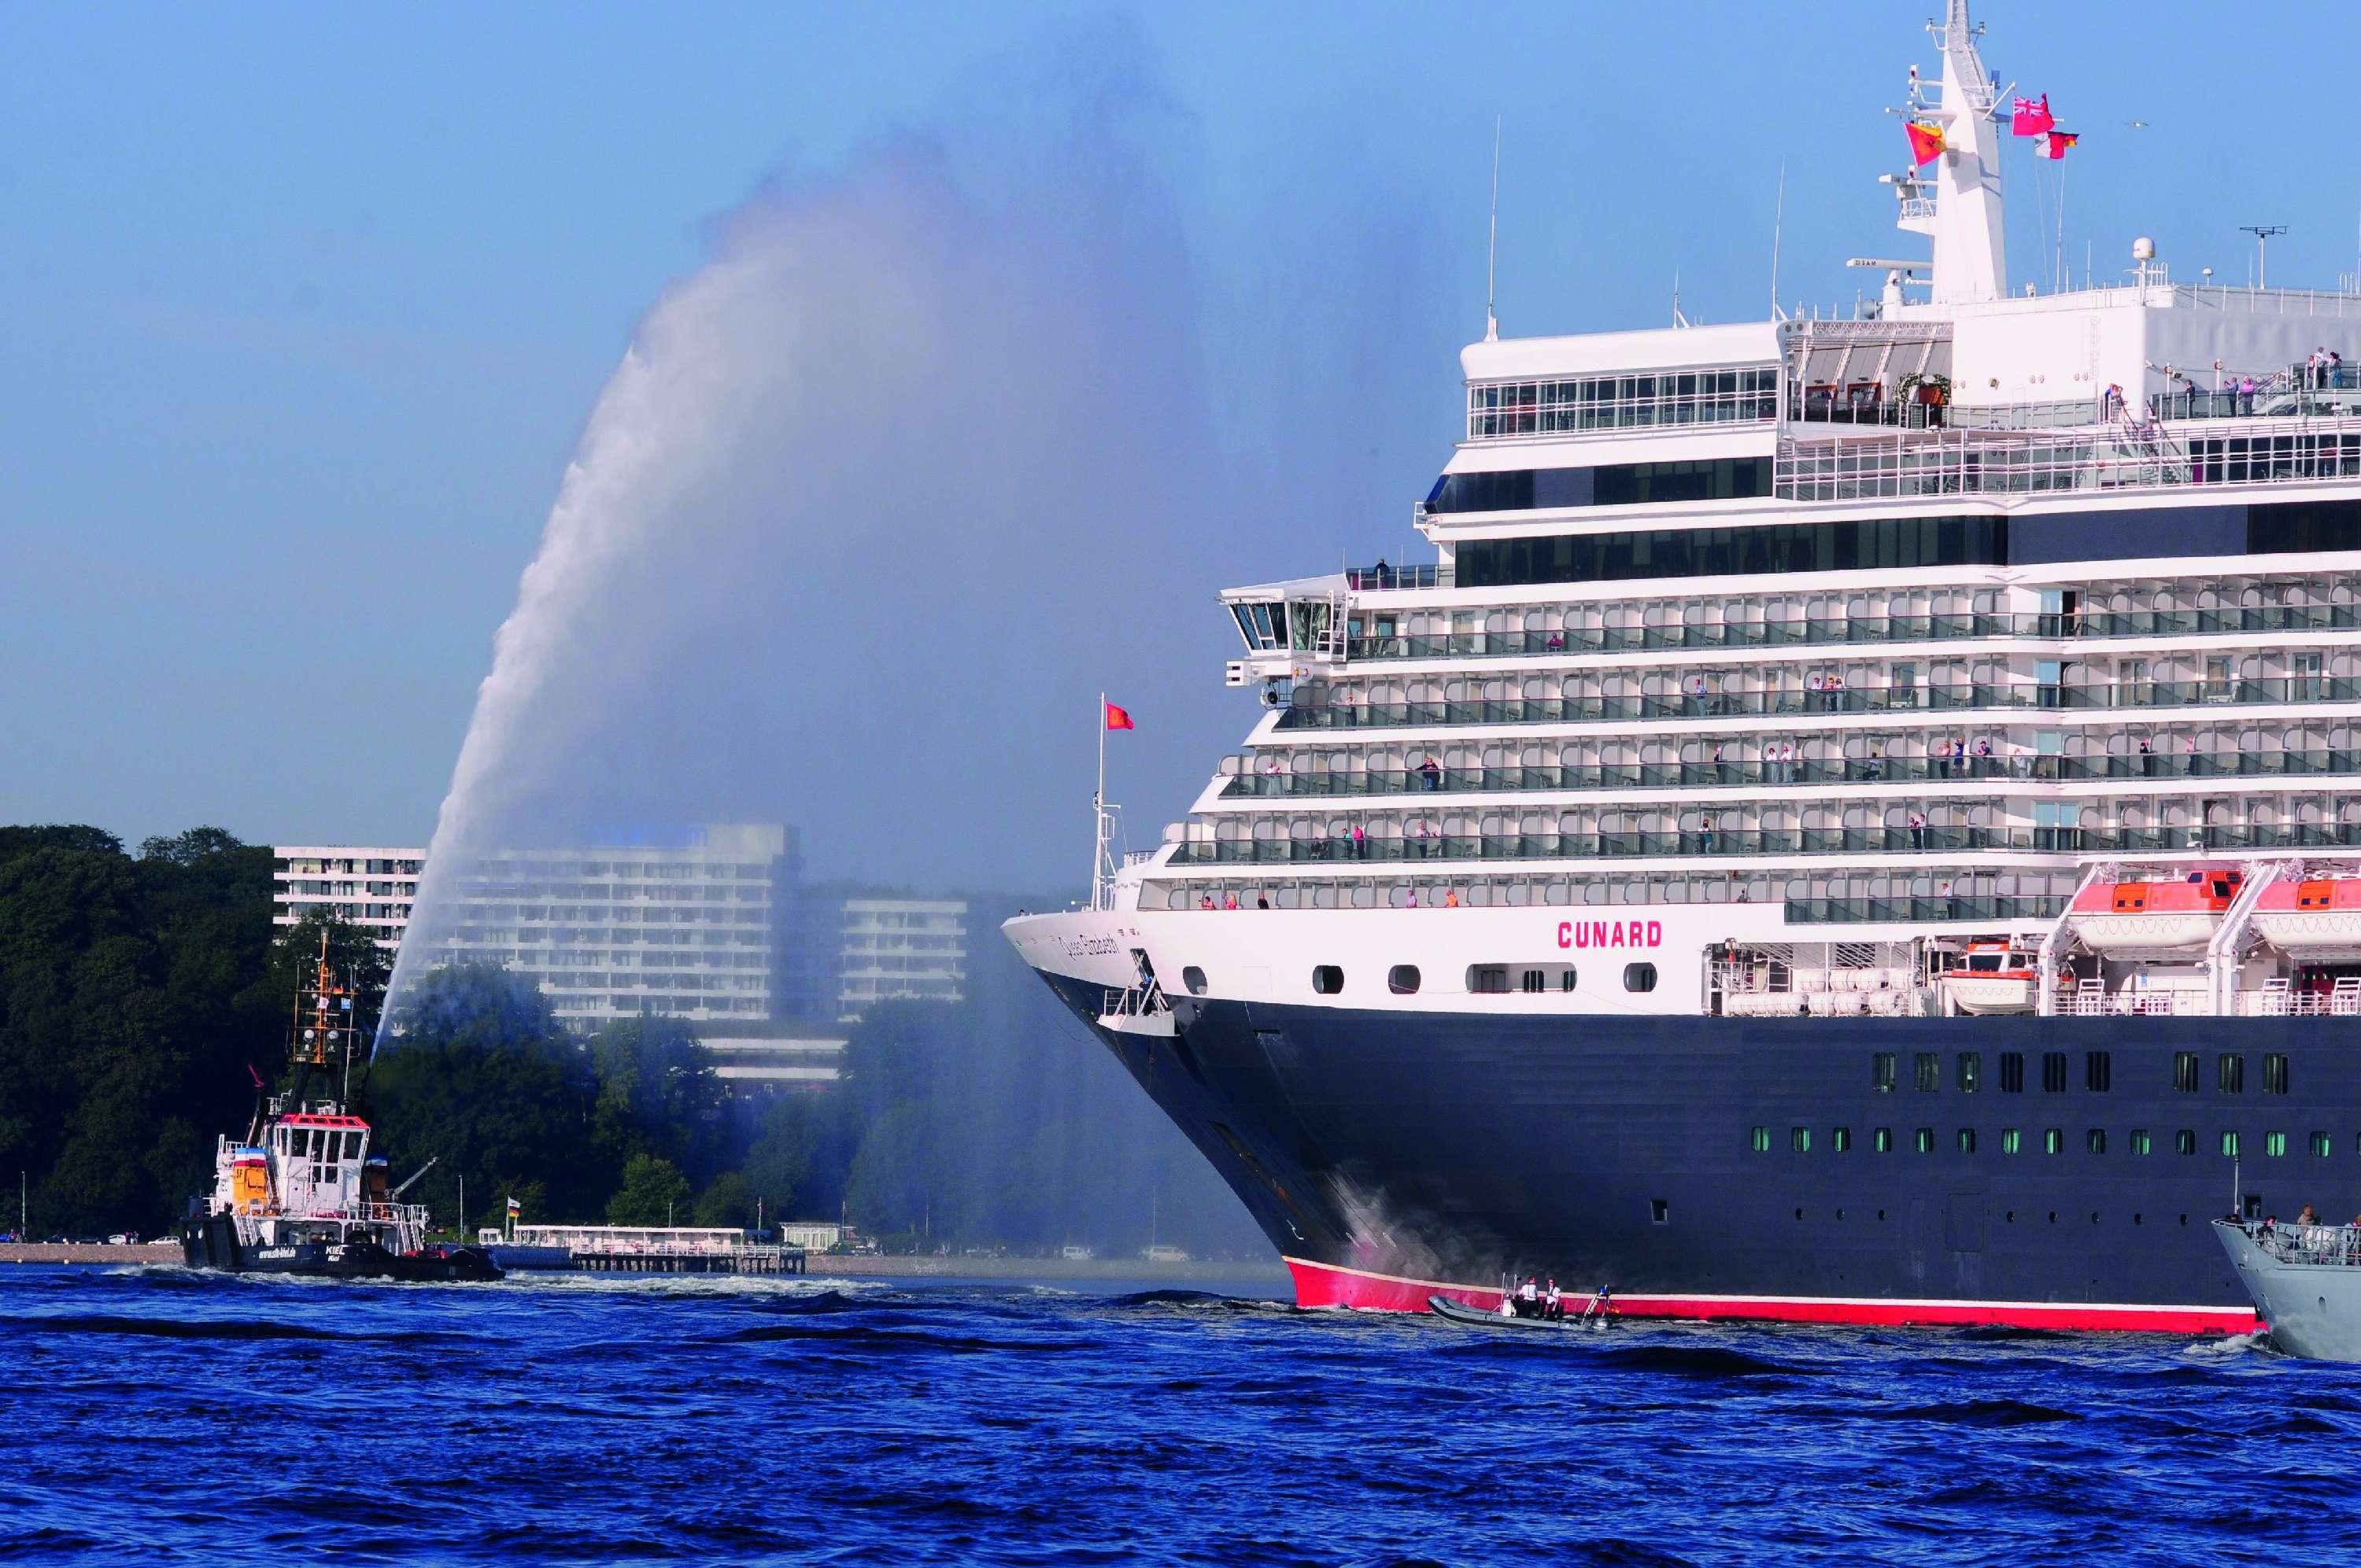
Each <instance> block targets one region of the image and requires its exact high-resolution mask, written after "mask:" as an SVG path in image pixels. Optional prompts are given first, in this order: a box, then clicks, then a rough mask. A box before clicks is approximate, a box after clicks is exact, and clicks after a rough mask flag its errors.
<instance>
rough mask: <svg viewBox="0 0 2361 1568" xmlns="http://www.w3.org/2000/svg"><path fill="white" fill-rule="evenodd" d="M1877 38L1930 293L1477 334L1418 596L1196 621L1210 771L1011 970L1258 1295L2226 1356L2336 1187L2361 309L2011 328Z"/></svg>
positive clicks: (2016, 294) (1977, 225)
mask: <svg viewBox="0 0 2361 1568" xmlns="http://www.w3.org/2000/svg"><path fill="white" fill-rule="evenodd" d="M1931 31H1932V32H1933V34H1934V38H1935V44H1936V47H1937V48H1938V49H1939V51H1940V55H1941V62H1942V69H1941V71H1940V72H1939V74H1938V75H1935V76H1929V77H1922V76H1921V75H1920V74H1919V72H1918V71H1916V69H1915V68H1913V70H1912V71H1911V72H1910V74H1909V77H1908V79H1907V83H1906V88H1905V91H1906V92H1907V93H1908V101H1907V103H1906V104H1905V105H1904V106H1903V110H1904V114H1905V117H1906V121H1907V124H1908V126H1910V127H1912V133H1911V135H1910V137H1909V141H1910V143H1911V146H1910V148H1909V149H1908V152H1907V154H1906V155H1905V148H1902V147H1900V146H1897V148H1896V149H1895V150H1896V155H1897V162H1901V163H1904V164H1905V168H1906V169H1907V171H1906V172H1904V173H1899V174H1894V175H1890V176H1887V177H1886V181H1885V182H1886V183H1887V184H1889V185H1890V186H1891V187H1892V193H1893V195H1894V197H1896V198H1898V200H1899V208H1900V210H1899V226H1900V228H1901V230H1902V231H1903V232H1904V233H1905V234H1906V235H1909V236H1921V237H1922V238H1923V239H1924V240H1925V241H1927V242H1928V243H1927V245H1926V246H1925V247H1924V248H1926V249H1927V252H1928V254H1927V257H1926V258H1924V259H1910V258H1894V257H1891V256H1879V255H1872V256H1868V257H1864V258H1862V259H1861V263H1860V264H1861V265H1863V266H1866V267H1868V268H1870V269H1872V272H1871V274H1870V278H1871V283H1872V289H1871V290H1870V291H1869V293H1870V294H1871V295H1872V296H1873V297H1868V298H1864V300H1863V301H1862V302H1861V304H1860V305H1858V306H1857V307H1855V308H1853V309H1851V310H1850V311H1846V312H1843V313H1825V314H1823V313H1788V312H1785V311H1774V313H1773V319H1772V320H1768V321H1760V322H1751V323H1742V324H1734V325H1687V324H1685V323H1678V322H1676V323H1675V324H1673V325H1671V326H1668V327H1666V328H1664V329H1663V330H1650V331H1631V332H1610V333H1596V334H1580V335H1573V336H1554V337H1534V338H1510V337H1502V336H1500V335H1499V332H1498V330H1497V327H1493V328H1491V329H1490V330H1488V331H1487V333H1486V334H1485V336H1484V338H1483V340H1482V341H1480V342H1477V343H1475V344H1472V345H1469V346H1468V347H1467V348H1466V350H1465V351H1464V352H1463V353H1462V355H1461V357H1460V369H1461V373H1462V377H1463V379H1464V381H1465V384H1466V428H1465V430H1464V431H1463V432H1461V433H1459V438H1458V440H1457V441H1456V442H1455V444H1454V445H1453V446H1452V448H1451V450H1450V455H1449V456H1448V458H1447V460H1446V461H1445V462H1444V465H1443V468H1442V472H1441V475H1440V477H1438V478H1437V480H1436V481H1435V483H1434V485H1433V488H1432V489H1431V491H1430V492H1429V493H1428V494H1427V496H1426V497H1425V499H1424V500H1423V501H1422V502H1420V503H1419V504H1418V505H1417V507H1416V509H1415V520H1416V523H1417V527H1418V529H1419V530H1420V532H1422V535H1423V536H1424V538H1425V539H1427V540H1428V541H1431V542H1432V543H1433V546H1434V550H1435V559H1434V560H1433V562H1431V563H1428V562H1419V563H1414V564H1413V563H1403V564H1387V563H1373V564H1372V565H1369V566H1367V567H1366V568H1361V569H1353V570H1345V571H1342V572H1335V573H1326V574H1322V575H1316V576H1299V577H1290V578H1286V579H1284V580H1280V581H1276V582H1268V583H1263V584H1260V585H1257V586H1254V587H1239V588H1234V589H1231V590H1228V591H1227V592H1225V593H1224V595H1223V603H1224V609H1225V610H1226V612H1227V614H1226V619H1227V620H1229V621H1230V622H1231V623H1232V624H1233V625H1234V628H1235V634H1236V635H1237V636H1238V637H1239V638H1240V639H1241V640H1242V641H1243V642H1244V648H1243V651H1242V652H1240V654H1239V655H1238V656H1237V657H1235V659H1233V660H1231V661H1230V662H1229V664H1228V671H1227V679H1228V683H1229V684H1230V685H1233V686H1235V687H1238V688H1241V690H1242V692H1244V693H1245V694H1246V696H1244V697H1242V702H1245V701H1252V702H1253V703H1254V704H1255V705H1256V713H1255V721H1254V724H1253V728H1252V729H1251V730H1250V732H1249V733H1248V734H1247V735H1246V739H1245V740H1244V742H1243V743H1242V744H1241V745H1240V747H1239V748H1238V749H1237V751H1235V754H1233V755H1231V756H1228V757H1226V758H1224V759H1223V760H1222V761H1221V762H1220V765H1219V767H1218V769H1217V771H1215V772H1214V773H1213V774H1212V776H1211V777H1210V778H1209V779H1208V781H1207V783H1206V785H1205V787H1204V790H1203V792H1202V795H1199V797H1198V798H1197V799H1196V800H1195V801H1194V803H1193V804H1192V805H1191V807H1190V809H1189V811H1188V813H1187V816H1186V819H1185V820H1184V821H1182V822H1180V823H1179V824H1177V825H1175V826H1174V827H1172V828H1169V829H1167V830H1166V832H1165V833H1164V835H1163V838H1162V841H1161V842H1160V843H1159V846H1158V847H1157V848H1156V849H1155V850H1152V851H1147V852H1141V853H1136V854H1129V855H1126V856H1122V857H1120V858H1119V859H1118V857H1115V856H1114V855H1112V854H1110V853H1107V852H1106V850H1105V848H1104V847H1105V846H1106V844H1107V843H1108V841H1109V833H1108V830H1107V828H1106V826H1105V820H1104V810H1105V809H1106V808H1104V807H1102V812H1103V816H1102V824H1101V831H1100V842H1101V845H1102V854H1101V858H1100V862H1099V867H1098V874H1097V876H1096V878H1095V880H1094V884H1093V890H1092V896H1091V898H1090V900H1089V902H1088V904H1087V905H1086V906H1084V907H1080V908H1077V909H1074V910H1071V911H1068V912H1064V913H1056V914H1044V915H1030V916H1020V917H1018V918H1016V919H1014V920H1012V921H1010V922H1008V923H1007V925H1006V927H1005V931H1006V934H1007V936H1008V937H1009V938H1010V940H1011V941H1013V942H1014V943H1015V945H1016V948H1017V949H1018V950H1019V952H1020V953H1021V954H1022V955H1023V957H1024V958H1025V959H1026V960H1027V962H1028V963H1030V964H1031V965H1032V967H1033V968H1034V969H1035V970H1038V972H1039V973H1040V975H1041V976H1042V978H1043V979H1044V980H1045V981H1048V982H1049V985H1050V986H1052V987H1053V988H1054V989H1055V990H1056V991H1057V992H1058V993H1059V995H1060V997H1061V998H1062V999H1064V1001H1066V1002H1067V1003H1069V1004H1070V1005H1071V1007H1072V1008H1073V1010H1074V1011H1075V1012H1076V1013H1077V1014H1080V1015H1081V1016H1082V1018H1083V1019H1084V1020H1085V1021H1086V1022H1087V1023H1088V1024H1089V1025H1090V1026H1091V1027H1092V1029H1093V1031H1094V1032H1095V1034H1096V1035H1097V1036H1098V1037H1099V1039H1100V1040H1101V1041H1103V1042H1104V1045H1105V1046H1106V1047H1107V1048H1109V1049H1110V1050H1112V1051H1113V1052H1114V1053H1115V1056H1116V1057H1117V1058H1119V1059H1120V1060H1121V1061H1122V1063H1123V1065H1124V1067H1125V1068H1126V1069H1127V1070H1128V1071H1129V1072H1130V1073H1131V1074H1132V1075H1133V1077H1134V1078H1135V1079H1137V1081H1138V1082H1139V1084H1140V1085H1141V1086H1142V1087H1143V1088H1144V1089H1145V1090H1146V1091H1148V1093H1149V1094H1150V1095H1151V1096H1153V1097H1154V1099H1155V1100H1156V1102H1158V1104H1159V1106H1161V1107H1162V1108H1163V1110H1164V1111H1165V1112H1166V1113H1169V1114H1170V1117H1171V1118H1172V1120H1173V1121H1174V1122H1175V1123H1176V1124H1178V1125H1179V1126H1180V1128H1181V1130H1182V1131H1183V1132H1184V1133H1185V1134H1186V1135H1188V1136H1189V1137H1190V1139H1191V1141H1192V1142H1194V1144H1195V1145H1196V1146H1197V1147H1198V1148H1199V1149H1200V1150H1202V1153H1203V1154H1204V1156H1205V1157H1206V1158H1207V1159H1208V1160H1210V1161H1211V1162H1212V1163H1213V1166H1214V1167H1215V1168H1217V1169H1218V1170H1219V1171H1220V1172H1221V1174H1222V1176H1223V1177H1224V1179H1226V1180H1227V1181H1228V1182H1229V1184H1230V1186H1231V1187H1232V1188H1233V1189H1234V1190H1235V1191H1236V1193H1237V1194H1238V1196H1239V1198H1240V1199H1241V1200H1242V1201H1244V1202H1245V1204H1246V1207H1247V1209H1248V1210H1250V1211H1251V1212H1252V1213H1253V1214H1254V1216H1255V1218H1256V1220H1257V1222H1258V1223H1260V1225H1261V1226H1262V1228H1263V1229H1264V1231H1265V1232H1266V1233H1267V1234H1268V1235H1269V1237H1270V1239H1271V1241H1272V1242H1273V1243H1274V1244H1275V1245H1276V1246H1277V1247H1278V1248H1279V1252H1280V1253H1281V1254H1282V1255H1283V1256H1284V1257H1285V1259H1286V1261H1287V1264H1288V1266H1289V1267H1290V1270H1291V1272H1292V1275H1293V1278H1294V1285H1295V1290H1296V1293H1297V1296H1298V1298H1299V1299H1300V1300H1301V1302H1303V1303H1304V1304H1307V1305H1344V1306H1354V1307H1365V1308H1383V1309H1399V1310H1423V1309H1424V1307H1425V1304H1426V1303H1427V1301H1428V1300H1429V1299H1430V1298H1431V1297H1433V1296H1436V1295H1441V1296H1444V1297H1446V1298H1450V1299H1459V1300H1463V1301H1466V1302H1468V1303H1471V1304H1475V1305H1479V1306H1489V1305H1492V1304H1493V1303H1496V1302H1497V1301H1498V1299H1499V1288H1500V1282H1501V1280H1502V1278H1503V1277H1504V1276H1515V1277H1522V1276H1523V1275H1524V1274H1526V1273H1529V1272H1543V1273H1547V1274H1549V1275H1553V1276H1554V1277H1556V1278H1557V1279H1558V1281H1559V1282H1560V1283H1561V1284H1563V1285H1565V1286H1566V1287H1567V1288H1572V1289H1576V1290H1581V1291H1586V1292H1587V1291H1588V1290H1590V1289H1592V1288H1595V1287H1597V1286H1598V1285H1602V1284H1603V1285H1607V1286H1609V1287H1611V1288H1612V1289H1613V1290H1614V1292H1615V1297H1616V1299H1617V1301H1618V1302H1619V1304H1620V1307H1621V1309H1622V1310H1623V1312H1624V1313H1625V1314H1627V1315H1631V1316H1642V1315H1648V1314H1657V1315H1663V1316H1677V1317H1686V1318H1708V1319H1711V1318H1740V1319H1767V1320H1791V1321H1829V1322H1870V1323H1930V1324H1938V1323H1951V1324H2010V1325H2022V1326H2028V1327H2053V1328H2097V1329H2125V1330H2145V1331H2165V1332H2211V1331H2233V1332H2235V1331H2238V1330H2242V1329H2250V1328H2251V1327H2252V1326H2253V1324H2254V1311H2253V1309H2252V1306H2251V1303H2250V1302H2249V1301H2248V1299H2247V1297H2246V1292H2245V1291H2244V1290H2243V1289H2242V1288H2241V1287H2240V1285H2239V1282H2238V1280H2237V1278H2236V1277H2235V1274H2234V1272H2233V1271H2232V1269H2231V1267H2230V1266H2229V1265H2228V1263H2227V1262H2226V1260H2225V1259H2224V1255H2223V1251H2222V1248H2221V1247H2220V1246H2218V1245H2215V1243H2214V1241H2213V1237H2212V1234H2211V1232H2210V1228H2209V1223H2208V1222H2209V1221H2211V1220H2212V1219H2213V1218H2214V1217H2215V1216H2217V1215H2220V1214H2222V1213H2224V1212H2228V1211H2229V1210H2230V1208H2231V1206H2232V1205H2233V1203H2234V1201H2243V1205H2244V1207H2245V1209H2246V1210H2247V1211H2250V1212H2253V1213H2255V1214H2257V1215H2259V1214H2261V1213H2263V1212H2267V1211H2276V1212H2292V1211H2293V1210H2294V1209H2295V1208H2296V1206H2297V1205H2298V1204H2299V1203H2300V1202H2305V1201H2310V1202H2314V1203H2317V1204H2319V1205H2321V1206H2322V1207H2323V1211H2324V1212H2335V1213H2345V1212H2352V1211H2353V1210H2355V1209H2356V1208H2361V577H2356V569H2361V378H2356V376H2355V374H2354V372H2352V371H2350V370H2348V369H2346V368H2345V360H2346V359H2347V358H2348V357H2361V294H2356V293H2355V292H2354V291H2351V290H2350V289H2349V288H2348V289H2345V290H2340V291H2303V290H2291V289H2279V288H2265V287H2262V286H2260V282H2261V280H2259V279H2257V280H2256V284H2255V286H2250V287H2244V288H2239V287H2222V286H2217V285H2215V284H2213V283H2212V281H2211V280H2210V279H2209V280H2206V281H2203V282H2196V283H2192V282H2191V280H2187V279H2175V278H2174V277H2173V276H2172V273H2171V269H2170V266H2169V259H2168V258H2163V257H2160V256H2158V254H2157V252H2156V247H2154V246H2153V245H2152V244H2150V243H2149V242H2147V240H2145V239H2138V238H2136V236H2128V235H2127V236H2122V239H2121V241H2120V242H2119V244H2120V248H2121V252H2122V253H2124V254H2125V255H2126V259H2127V260H2128V263H2129V265H2128V266H2127V267H2126V268H2125V270H2124V273H2123V274H2122V281H2120V282H2109V283H2103V284H2092V283H2090V282H2089V281H2088V280H2085V285H2084V286H2083V287H2081V288H2052V287H2050V286H2049V285H2048V282H2046V281H2045V282H2044V283H2040V284H2016V285H2012V283H2011V281H2010V280H2009V278H2008V276H2007V271H2006V267H2005V263H2004V258H2005V249H2004V243H2003V211H2004V209H2003V202H2002V191H2001V170H2002V162H2003V152H2004V148H2007V149H2009V150H2010V151H2011V153H2012V154H2013V156H2014V157H2015V159H2017V160H2018V162H2017V167H2018V168H2019V169H2020V170H2022V169H2024V168H2025V167H2026V165H2027V164H2028V163H2029V162H2030V160H2031V157H2032V156H2033V148H2032V146H2031V145H2030V144H2028V143H2027V142H2026V140H2024V139H2023V138H2022V137H2021V136H2019V135H2017V134H2016V133H2018V132H2020V131H2022V129H2023V121H2024V117H2025V116H2026V115H2032V116H2035V117H2036V123H2037V124H2038V123H2040V122H2041V121H2045V120H2046V119H2047V114H2046V100H2045V102H2044V103H2043V104H2024V105H2022V106H2020V105H2019V104H2018V103H2017V102H2016V101H2015V100H2014V99H2012V98H2011V97H2010V96H2009V89H2006V88H2003V87H2000V86H1998V85H1996V84H1995V82H1994V80H1993V77H1992V76H1991V75H1990V74H1989V73H1988V72H1987V71H1986V70H1985V67H1984V65H1983V62H1982V59H1981V57H1980V52H1979V46H1980V32H1979V30H1978V29H1976V28H1975V27H1973V26H1972V25H1971V21H1970V18H1969V16H1968V8H1967V5H1966V4H1965V0H1951V3H1950V5H1949V10H1948V15H1947V16H1945V17H1944V19H1943V21H1942V22H1941V23H1939V24H1936V25H1933V26H1932V27H1931ZM2048 130H2049V132H2050V135H2051V136H2052V137H2055V138H2056V139H2055V140H2052V141H2049V142H2047V143H2045V144H2044V145H2043V146H2042V148H2041V150H2042V151H2043V152H2045V153H2049V154H2051V155H2055V154H2058V153H2062V152H2064V151H2065V150H2066V149H2067V148H2068V147H2069V146H2070V138H2068V137H2066V136H2065V134H2064V133H2063V132H2062V131H2059V130H2057V129H2056V128H2055V126H2048ZM1879 134H1881V135H1892V136H1894V140H1895V141H1896V142H1897V143H1901V142H1902V141H1903V140H1904V136H1903V134H1902V132H1901V130H1900V129H1898V128H1895V129H1889V130H1884V131H1881V132H1880V133H1879ZM1920 154H1924V155H1925V156H1926V161H1925V162H1923V163H1916V164H1913V163H1910V162H1909V161H1908V159H1910V158H1914V157H1916V156H1918V155H1920ZM1886 248H1887V249H1889V250H1893V251H1905V250H1907V251H1912V252H1915V251H1916V249H1918V248H1920V247H1918V246H1916V245H1915V244H1911V243H1907V242H1901V243H1889V245H1888V246H1887V247H1886ZM2332 355H2333V356H2334V358H2333V359H2332V358H2331V357H2330V356H2332ZM2234 1194H2237V1195H2239V1196H2238V1199H2235V1200H2234Z"/></svg>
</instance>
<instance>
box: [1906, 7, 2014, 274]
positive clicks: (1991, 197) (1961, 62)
mask: <svg viewBox="0 0 2361 1568" xmlns="http://www.w3.org/2000/svg"><path fill="white" fill-rule="evenodd" d="M1927 31H1928V32H1929V33H1931V34H1933V35H1934V38H1935V41H1936V44H1937V46H1938V48H1940V49H1942V51H1943V78H1942V81H1941V82H1938V84H1937V96H1936V98H1935V101H1934V102H1933V103H1931V104H1929V103H1927V102H1926V101H1925V100H1924V98H1923V93H1925V90H1926V89H1925V84H1924V83H1922V82H1919V81H1918V80H1917V79H1916V69H1915V68H1914V69H1913V74H1912V80H1911V83H1910V104H1909V106H1908V108H1907V109H1906V110H1905V113H1906V114H1907V115H1910V117H1912V118H1914V119H1917V120H1923V121H1927V122H1929V123H1932V124H1934V125H1938V126H1941V127H1942V131H1943V152H1942V154H1941V156H1940V157H1938V158H1937V159H1935V162H1934V167H1933V169H1932V170H1929V171H1928V173H1927V175H1926V176H1923V177H1919V178H1914V179H1912V180H1909V181H1905V187H1904V191H1903V202H1902V215H1901V219H1900V223H1899V225H1898V226H1900V227H1902V228H1904V229H1906V230H1908V231H1909V232H1910V233H1912V234H1923V235H1926V236H1929V237H1930V238H1932V239H1933V240H1934V242H1935V265H1934V273H1935V276H1934V302H1935V303H1936V304H1938V305H1944V304H1957V303H1963V302H1971V301H1976V300H1997V299H1999V298H2000V297H2001V296H2002V295H2003V294H2004V293H2006V292H2007V291H2008V260H2007V253H2006V251H2005V250H2004V247H2003V244H2002V231H2001V188H2000V134H1999V131H1998V129H1997V128H1996V126H1994V124H1993V105H1994V103H1995V101H1996V99H1997V97H1998V94H1997V93H1996V92H1995V90H1994V88H1993V81H1992V78H1991V76H1989V75H1988V74H1986V72H1985V71H1984V62H1983V58H1982V55H1980V54H1979V53H1977V51H1976V38H1977V35H1978V33H1979V32H1980V31H1981V29H1980V28H1978V27H1974V26H1972V25H1971V23H1970V22H1969V20H1968V0H1950V3H1949V11H1948V12H1947V13H1946V15H1945V16H1944V18H1943V21H1942V22H1941V24H1940V25H1937V24H1935V23H1931V22H1930V23H1928V24H1927Z"/></svg>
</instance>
